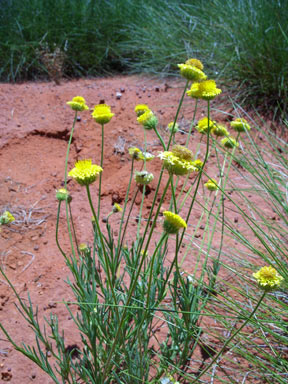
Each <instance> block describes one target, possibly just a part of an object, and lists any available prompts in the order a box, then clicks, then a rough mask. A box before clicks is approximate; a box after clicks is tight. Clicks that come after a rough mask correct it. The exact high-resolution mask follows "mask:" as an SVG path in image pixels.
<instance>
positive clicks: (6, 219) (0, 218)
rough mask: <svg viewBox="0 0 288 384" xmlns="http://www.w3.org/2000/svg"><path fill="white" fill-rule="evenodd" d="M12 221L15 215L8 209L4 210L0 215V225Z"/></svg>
mask: <svg viewBox="0 0 288 384" xmlns="http://www.w3.org/2000/svg"><path fill="white" fill-rule="evenodd" d="M13 221H15V217H14V216H13V215H12V213H10V212H9V211H5V212H4V213H3V214H2V215H1V216H0V225H7V224H10V223H13Z"/></svg>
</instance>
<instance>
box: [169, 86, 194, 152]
mask: <svg viewBox="0 0 288 384" xmlns="http://www.w3.org/2000/svg"><path fill="white" fill-rule="evenodd" d="M188 85H189V80H187V81H186V84H185V87H184V90H183V93H182V96H181V99H180V102H179V104H178V108H177V112H176V115H175V119H174V123H173V127H172V129H171V134H170V137H169V141H168V145H167V151H168V150H169V147H170V144H171V140H172V137H173V131H174V128H175V124H176V122H177V119H178V115H179V112H180V109H181V107H182V104H183V100H184V96H185V93H186V90H187V88H188Z"/></svg>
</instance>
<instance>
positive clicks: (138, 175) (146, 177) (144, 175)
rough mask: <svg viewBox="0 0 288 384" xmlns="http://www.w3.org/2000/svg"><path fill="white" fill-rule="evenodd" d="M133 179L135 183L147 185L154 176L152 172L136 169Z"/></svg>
mask: <svg viewBox="0 0 288 384" xmlns="http://www.w3.org/2000/svg"><path fill="white" fill-rule="evenodd" d="M134 179H135V181H136V183H137V184H140V185H147V184H149V183H151V181H152V180H153V179H154V176H153V173H150V172H147V171H136V172H135V174H134Z"/></svg>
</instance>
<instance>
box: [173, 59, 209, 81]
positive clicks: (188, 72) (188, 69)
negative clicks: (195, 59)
mask: <svg viewBox="0 0 288 384" xmlns="http://www.w3.org/2000/svg"><path fill="white" fill-rule="evenodd" d="M188 61H189V60H188ZM190 62H191V61H190ZM186 63H187V62H186ZM186 63H185V64H178V68H179V69H180V74H181V76H182V77H184V78H185V79H187V80H190V81H200V80H205V79H207V76H206V75H205V73H204V72H203V71H202V70H201V69H199V68H198V67H196V66H195V65H190V64H186Z"/></svg>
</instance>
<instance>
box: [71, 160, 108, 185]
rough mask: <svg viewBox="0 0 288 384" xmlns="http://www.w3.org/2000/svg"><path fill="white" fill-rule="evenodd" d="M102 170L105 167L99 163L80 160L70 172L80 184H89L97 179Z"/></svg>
mask: <svg viewBox="0 0 288 384" xmlns="http://www.w3.org/2000/svg"><path fill="white" fill-rule="evenodd" d="M102 171H103V169H102V168H101V167H100V166H99V165H96V164H92V160H79V161H77V163H76V164H75V168H73V169H72V170H71V171H70V172H69V176H70V177H72V178H73V179H75V180H76V181H77V183H79V184H80V185H89V184H91V183H93V182H94V181H95V180H96V179H97V177H98V175H99V174H100V172H102Z"/></svg>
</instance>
